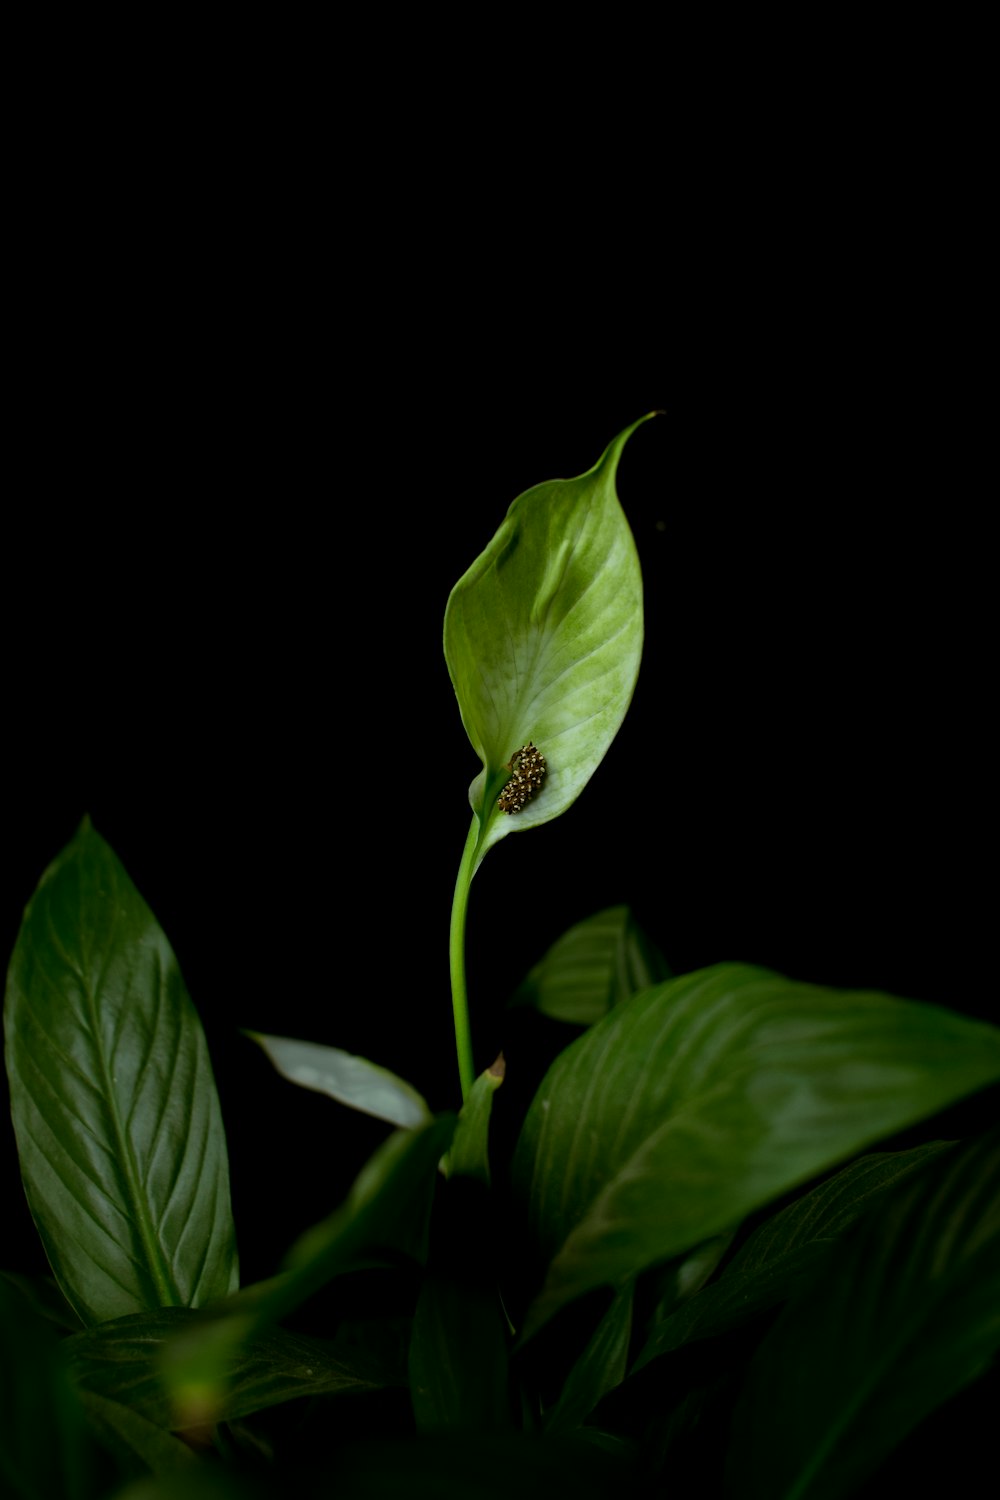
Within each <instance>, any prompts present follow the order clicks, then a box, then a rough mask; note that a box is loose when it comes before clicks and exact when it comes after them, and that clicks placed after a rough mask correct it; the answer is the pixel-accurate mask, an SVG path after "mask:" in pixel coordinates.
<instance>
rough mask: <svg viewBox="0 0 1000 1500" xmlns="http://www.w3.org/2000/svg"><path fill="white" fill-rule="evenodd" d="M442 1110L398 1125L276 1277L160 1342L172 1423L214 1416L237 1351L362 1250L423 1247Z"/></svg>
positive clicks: (444, 1128) (444, 1127)
mask: <svg viewBox="0 0 1000 1500" xmlns="http://www.w3.org/2000/svg"><path fill="white" fill-rule="evenodd" d="M455 1123H456V1122H455V1116H454V1115H442V1116H440V1117H439V1118H437V1119H435V1120H433V1121H432V1122H431V1123H430V1124H429V1125H424V1126H421V1127H418V1128H417V1129H416V1130H397V1131H395V1132H394V1133H393V1134H392V1135H391V1136H390V1137H389V1139H388V1140H387V1141H385V1142H384V1143H383V1144H382V1145H381V1146H380V1147H379V1149H378V1150H377V1151H376V1152H375V1153H374V1155H373V1156H372V1157H371V1159H370V1160H369V1161H368V1162H367V1163H366V1164H365V1166H364V1168H363V1169H362V1171H361V1172H360V1173H359V1175H358V1177H357V1179H356V1181H355V1183H354V1186H353V1187H352V1189H351V1191H350V1193H349V1195H348V1197H347V1200H346V1202H345V1203H344V1204H343V1205H342V1206H341V1207H340V1208H338V1209H337V1210H335V1212H334V1213H332V1214H330V1215H329V1217H328V1218H326V1219H324V1220H323V1221H322V1222H321V1223H320V1224H316V1225H314V1226H313V1227H312V1228H311V1229H308V1230H306V1232H305V1234H303V1235H301V1236H300V1238H299V1239H298V1240H297V1241H296V1242H295V1244H294V1245H293V1246H292V1248H291V1250H290V1251H289V1253H288V1257H287V1260H286V1266H287V1270H286V1272H285V1274H284V1275H282V1276H280V1277H275V1278H273V1280H271V1281H270V1282H267V1283H264V1284H262V1286H261V1288H260V1290H259V1292H256V1293H255V1294H254V1296H253V1297H251V1298H247V1297H245V1296H242V1295H241V1296H239V1297H237V1298H234V1299H233V1302H234V1307H233V1311H232V1313H231V1314H228V1315H225V1316H221V1317H218V1318H215V1319H208V1320H206V1321H205V1323H204V1324H203V1326H195V1327H193V1328H192V1329H191V1331H190V1333H189V1334H182V1335H181V1336H180V1337H179V1338H177V1339H176V1340H173V1341H171V1342H170V1344H169V1345H168V1346H167V1348H165V1350H164V1360H163V1369H164V1374H165V1378H166V1380H167V1383H168V1388H169V1394H170V1401H171V1407H172V1410H173V1411H174V1413H175V1425H176V1426H180V1427H184V1426H189V1425H191V1426H193V1425H199V1424H203V1423H206V1422H211V1421H216V1420H218V1412H219V1411H220V1410H222V1409H223V1408H224V1406H225V1402H226V1400H227V1399H228V1398H227V1391H228V1388H229V1382H230V1379H231V1373H232V1370H233V1369H234V1368H235V1367H236V1362H237V1361H238V1359H239V1352H238V1351H239V1350H241V1349H242V1348H244V1347H245V1346H246V1345H247V1344H248V1343H249V1342H250V1341H252V1340H254V1339H257V1338H259V1337H260V1336H261V1335H262V1334H263V1333H264V1332H265V1331H266V1330H268V1329H269V1328H272V1327H274V1325H275V1324H277V1323H279V1322H280V1321H281V1320H282V1319H283V1318H286V1317H288V1316H289V1315H290V1314H291V1313H293V1312H294V1311H295V1310H296V1309H297V1308H299V1307H301V1306H302V1304H303V1303H304V1302H306V1301H307V1300H308V1298H309V1297H311V1296H313V1294H314V1293H315V1292H317V1291H319V1289H320V1288H321V1287H322V1286H324V1285H325V1284H326V1282H328V1281H329V1280H330V1279H331V1277H333V1276H335V1275H336V1274H337V1273H338V1271H342V1270H344V1269H345V1268H347V1267H349V1266H351V1265H352V1264H354V1263H356V1262H357V1261H358V1260H359V1259H360V1258H361V1257H362V1256H364V1255H365V1253H366V1252H370V1251H372V1250H393V1251H395V1252H397V1253H400V1254H403V1255H408V1256H411V1257H413V1258H414V1259H418V1260H423V1259H426V1255H427V1238H428V1223H427V1221H428V1218H429V1214H430V1207H431V1201H432V1197H433V1192H434V1183H435V1178H436V1176H437V1169H438V1163H439V1162H440V1160H441V1157H442V1155H443V1154H444V1152H445V1151H446V1150H447V1149H448V1145H449V1143H450V1141H451V1138H452V1135H453V1134H454V1130H455Z"/></svg>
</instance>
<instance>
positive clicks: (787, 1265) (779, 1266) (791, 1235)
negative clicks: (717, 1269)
mask: <svg viewBox="0 0 1000 1500" xmlns="http://www.w3.org/2000/svg"><path fill="white" fill-rule="evenodd" d="M950 1149H951V1143H950V1142H947V1141H932V1142H930V1143H928V1144H927V1145H924V1146H915V1147H914V1148H913V1149H912V1150H911V1151H885V1152H874V1153H872V1154H870V1155H868V1156H862V1157H860V1158H859V1160H858V1161H854V1162H851V1164H850V1165H849V1166H847V1167H845V1168H844V1169H843V1171H841V1172H837V1173H836V1174H835V1175H834V1176H833V1177H828V1178H827V1179H826V1180H825V1181H824V1182H821V1183H820V1184H819V1186H818V1187H816V1188H814V1189H813V1190H812V1192H811V1193H806V1194H805V1195H804V1196H803V1197H802V1198H797V1199H796V1200H795V1202H794V1203H790V1204H789V1205H788V1207H787V1208H784V1209H782V1210H781V1212H780V1213H777V1214H775V1215H774V1217H773V1218H771V1219H767V1220H765V1222H764V1223H763V1224H761V1225H760V1226H759V1227H758V1228H757V1229H755V1230H754V1232H753V1233H752V1234H751V1235H750V1237H749V1238H748V1240H747V1242H746V1244H745V1245H744V1246H743V1247H742V1249H741V1250H740V1251H739V1252H738V1254H736V1255H734V1257H733V1259H732V1260H731V1261H730V1262H729V1265H728V1266H727V1267H726V1269H725V1271H724V1272H723V1273H722V1275H721V1276H720V1278H719V1279H718V1281H716V1282H714V1283H713V1284H712V1285H711V1286H708V1287H705V1288H703V1289H702V1290H701V1291H700V1292H698V1294H697V1296H694V1297H691V1298H690V1299H688V1300H687V1301H685V1302H683V1303H682V1304H681V1305H680V1307H678V1308H677V1310H676V1311H674V1312H672V1313H671V1314H670V1316H669V1317H667V1318H665V1319H664V1320H663V1321H662V1322H661V1323H659V1324H658V1325H657V1326H656V1327H655V1328H654V1329H653V1331H652V1333H651V1334H650V1336H649V1338H648V1340H647V1342H646V1344H645V1346H644V1347H643V1350H642V1352H641V1354H640V1355H639V1356H638V1358H637V1359H636V1362H635V1364H634V1366H633V1373H634V1372H635V1371H638V1370H641V1369H642V1367H643V1365H646V1364H648V1363H649V1361H650V1360H651V1359H655V1358H656V1356H657V1355H659V1354H667V1353H669V1351H670V1350H671V1349H678V1348H680V1346H681V1345H682V1344H686V1343H689V1342H691V1341H692V1340H693V1339H703V1338H708V1337H710V1336H711V1335H714V1334H717V1333H721V1332H723V1331H724V1330H725V1329H727V1328H731V1327H733V1326H735V1325H736V1324H738V1323H743V1322H745V1321H746V1320H747V1319H748V1318H752V1317H754V1316H755V1315H756V1314H757V1313H760V1312H763V1311H764V1310H765V1309H767V1308H768V1307H772V1306H774V1305H775V1304H776V1303H778V1302H781V1301H784V1300H785V1299H786V1298H788V1297H790V1296H791V1295H792V1293H793V1292H795V1291H797V1290H798V1289H799V1288H800V1287H802V1286H804V1285H805V1284H806V1283H807V1282H808V1281H809V1280H810V1279H811V1278H813V1277H815V1275H816V1273H817V1271H818V1269H819V1267H820V1266H822V1265H823V1264H824V1262H825V1260H826V1257H827V1254H828V1252H829V1249H830V1245H831V1244H832V1242H833V1241H834V1240H836V1239H837V1238H838V1237H839V1236H840V1235H842V1234H843V1233H844V1232H845V1230H846V1229H847V1228H848V1227H849V1226H850V1225H851V1224H853V1223H854V1221H855V1219H857V1217H858V1216H859V1215H860V1214H861V1213H863V1212H866V1211H867V1210H868V1209H870V1208H871V1207H872V1205H873V1203H874V1202H876V1201H877V1199H878V1198H879V1197H880V1196H881V1195H883V1194H885V1193H887V1192H888V1191H889V1189H890V1188H892V1187H893V1186H895V1185H896V1184H897V1183H899V1182H901V1181H902V1180H903V1178H905V1177H907V1176H909V1174H910V1173H911V1172H915V1171H917V1170H918V1169H919V1168H921V1167H923V1166H925V1165H926V1163H927V1162H929V1161H931V1160H932V1159H933V1158H934V1157H935V1156H939V1155H940V1154H941V1152H942V1151H948V1150H950Z"/></svg>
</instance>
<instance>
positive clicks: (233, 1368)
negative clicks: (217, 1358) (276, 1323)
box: [66, 1307, 385, 1428]
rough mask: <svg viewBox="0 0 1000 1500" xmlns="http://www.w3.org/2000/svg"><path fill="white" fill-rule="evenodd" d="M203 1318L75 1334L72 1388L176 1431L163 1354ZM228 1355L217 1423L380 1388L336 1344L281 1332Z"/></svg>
mask: <svg viewBox="0 0 1000 1500" xmlns="http://www.w3.org/2000/svg"><path fill="white" fill-rule="evenodd" d="M203 1316H204V1315H201V1314H199V1313H197V1312H194V1311H192V1310H190V1309H188V1308H178V1307H173V1308H163V1309H161V1310H160V1311H159V1312H156V1313H137V1314H134V1315H133V1316H131V1317H128V1318H116V1319H115V1320H114V1321H113V1322H111V1323H102V1324H101V1325H100V1327H98V1328H90V1329H87V1330H86V1331H85V1332H83V1333H79V1334H76V1335H75V1336H74V1337H73V1338H71V1339H69V1340H68V1341H67V1345H66V1350H67V1355H68V1357H69V1360H70V1365H71V1369H72V1371H73V1375H74V1377H75V1379H76V1381H77V1384H78V1385H79V1386H80V1387H81V1389H83V1390H84V1391H86V1392H88V1393H89V1394H90V1395H92V1396H95V1397H99V1398H101V1399H104V1400H109V1401H112V1402H118V1403H120V1404H122V1405H125V1406H127V1407H128V1408H130V1409H131V1410H132V1411H135V1412H138V1413H139V1414H140V1415H141V1416H142V1417H143V1418H145V1419H146V1420H147V1421H149V1422H153V1423H155V1424H156V1425H157V1426H158V1427H161V1428H170V1427H172V1426H174V1424H175V1422H176V1420H177V1412H176V1408H175V1405H174V1403H173V1400H172V1397H171V1391H170V1388H169V1386H168V1385H167V1384H166V1382H165V1381H164V1379H163V1370H162V1366H163V1355H164V1351H165V1349H166V1346H167V1343H168V1341H169V1340H170V1339H172V1338H176V1337H177V1335H178V1334H181V1333H185V1332H192V1331H194V1329H196V1328H197V1327H199V1326H200V1325H201V1320H202V1317H203ZM228 1354H229V1358H228V1361H227V1363H226V1365H225V1367H224V1369H223V1370H222V1372H221V1379H222V1390H221V1392H220V1396H219V1400H218V1402H217V1403H216V1404H215V1407H214V1419H215V1420H217V1421H223V1420H226V1421H234V1420H236V1419H238V1418H240V1417H246V1416H249V1415H250V1414H251V1413H252V1412H255V1411H261V1410H263V1409H264V1408H265V1407H268V1406H276V1405H278V1404H280V1403H281V1402H283V1401H291V1400H293V1399H294V1398H296V1397H299V1396H321V1395H331V1394H341V1393H345V1392H359V1391H371V1390H377V1389H380V1388H381V1387H382V1386H383V1385H384V1384H385V1382H384V1380H383V1379H382V1377H381V1375H380V1373H379V1372H378V1371H377V1370H375V1369H373V1368H372V1367H371V1366H370V1365H365V1364H364V1363H363V1361H362V1360H361V1359H360V1358H359V1357H358V1355H357V1354H356V1352H355V1351H353V1350H351V1351H346V1350H343V1349H341V1347H340V1345H339V1344H338V1343H337V1342H336V1341H335V1340H329V1339H315V1338H310V1337H308V1336H306V1335H304V1334H298V1333H290V1332H288V1331H287V1330H286V1329H283V1328H270V1329H264V1330H262V1331H261V1332H259V1333H256V1334H253V1335H252V1336H251V1337H249V1338H247V1339H246V1340H245V1341H241V1342H240V1343H239V1344H237V1345H234V1346H233V1347H232V1348H231V1349H230V1350H229V1351H228Z"/></svg>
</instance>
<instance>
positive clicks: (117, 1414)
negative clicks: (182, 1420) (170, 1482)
mask: <svg viewBox="0 0 1000 1500" xmlns="http://www.w3.org/2000/svg"><path fill="white" fill-rule="evenodd" d="M81 1401H82V1403H83V1409H84V1411H85V1412H86V1414H87V1420H88V1421H89V1423H90V1430H91V1432H92V1433H93V1434H94V1435H95V1437H96V1438H97V1440H98V1442H99V1443H100V1444H101V1447H102V1448H104V1450H105V1451H106V1452H107V1453H109V1454H110V1455H111V1457H112V1458H113V1459H114V1462H115V1467H116V1468H117V1470H118V1473H119V1475H120V1476H121V1478H123V1479H132V1478H134V1477H135V1476H136V1475H140V1474H176V1473H178V1472H181V1473H185V1474H186V1473H188V1472H189V1471H191V1470H193V1469H194V1468H195V1465H196V1460H195V1456H194V1454H193V1453H192V1452H191V1449H190V1448H188V1447H187V1446H186V1445H185V1444H184V1443H182V1442H181V1441H180V1439H179V1438H175V1437H172V1436H171V1434H170V1433H169V1432H164V1430H163V1428H162V1427H157V1426H156V1425H155V1424H154V1423H153V1422H150V1421H149V1420H148V1418H146V1417H143V1416H140V1415H139V1413H138V1412H137V1411H132V1410H131V1409H130V1408H129V1407H127V1406H122V1405H121V1403H120V1402H118V1401H110V1400H108V1399H107V1397H105V1396H95V1395H93V1394H92V1393H91V1392H88V1391H84V1392H83V1394H82V1396H81Z"/></svg>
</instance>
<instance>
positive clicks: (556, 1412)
mask: <svg viewBox="0 0 1000 1500" xmlns="http://www.w3.org/2000/svg"><path fill="white" fill-rule="evenodd" d="M634 1301H635V1282H634V1281H631V1280H630V1281H629V1282H627V1283H626V1285H625V1286H624V1287H622V1288H620V1289H619V1290H618V1291H616V1292H615V1295H614V1297H613V1298H612V1300H611V1303H610V1305H609V1307H608V1310H607V1312H606V1313H605V1314H604V1316H603V1318H602V1319H601V1321H600V1323H598V1325H597V1327H596V1328H595V1329H594V1332H593V1335H592V1337H591V1339H590V1341H589V1343H588V1344H587V1347H586V1348H585V1349H584V1351H583V1353H582V1354H581V1355H580V1357H579V1359H578V1360H577V1361H576V1363H575V1364H574V1366H573V1368H572V1369H571V1370H570V1372H569V1375H568V1376H567V1378H566V1383H565V1385H564V1386H563V1388H562V1391H561V1393H560V1396H559V1400H558V1401H557V1402H556V1404H555V1406H554V1407H553V1408H552V1410H551V1411H550V1412H549V1413H548V1415H547V1416H546V1418H545V1431H546V1432H551V1433H556V1432H572V1431H573V1429H574V1428H577V1427H581V1426H582V1425H583V1423H584V1422H585V1421H586V1419H587V1417H589V1415H590V1413H591V1412H592V1411H593V1410H594V1407H595V1406H596V1405H597V1403H598V1402H599V1401H600V1400H601V1399H602V1397H604V1396H606V1395H607V1394H608V1392H609V1391H612V1390H614V1389H615V1387H616V1386H618V1385H621V1383H622V1381H623V1380H624V1379H625V1369H626V1364H627V1361H628V1346H629V1339H630V1337H631V1334H632V1308H633V1303H634Z"/></svg>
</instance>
